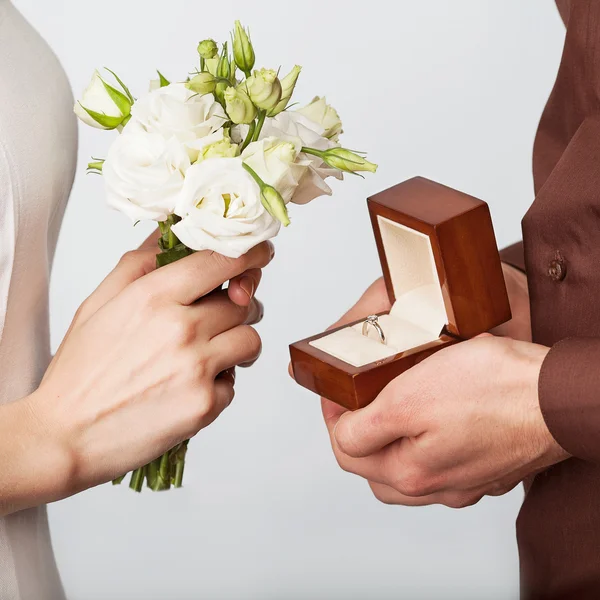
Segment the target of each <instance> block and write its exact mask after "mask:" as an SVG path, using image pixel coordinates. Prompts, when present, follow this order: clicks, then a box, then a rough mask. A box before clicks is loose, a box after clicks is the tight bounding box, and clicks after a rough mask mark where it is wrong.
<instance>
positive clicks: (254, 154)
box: [242, 137, 304, 203]
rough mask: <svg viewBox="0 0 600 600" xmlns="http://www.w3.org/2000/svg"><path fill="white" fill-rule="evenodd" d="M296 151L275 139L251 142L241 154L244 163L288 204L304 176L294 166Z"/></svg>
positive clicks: (302, 172)
mask: <svg viewBox="0 0 600 600" xmlns="http://www.w3.org/2000/svg"><path fill="white" fill-rule="evenodd" d="M297 157H298V150H297V148H296V146H295V145H294V144H293V143H292V142H284V141H282V140H280V139H278V138H276V137H269V138H264V139H261V140H260V141H258V142H252V143H251V144H250V145H249V146H248V147H247V148H246V149H245V150H244V152H243V153H242V159H243V160H244V163H245V164H246V165H248V166H249V167H251V168H252V170H253V171H254V172H255V173H256V174H257V175H258V176H259V177H260V179H261V180H262V181H263V182H264V183H267V184H269V185H272V186H273V187H274V188H275V189H276V190H277V191H278V192H279V193H280V194H281V196H282V198H283V200H284V202H286V203H287V202H289V201H290V200H291V199H292V197H293V195H294V192H295V191H296V188H297V187H298V182H299V180H300V179H301V178H302V175H303V174H304V169H303V168H302V167H301V166H297V165H295V164H294V163H295V161H296V158H297Z"/></svg>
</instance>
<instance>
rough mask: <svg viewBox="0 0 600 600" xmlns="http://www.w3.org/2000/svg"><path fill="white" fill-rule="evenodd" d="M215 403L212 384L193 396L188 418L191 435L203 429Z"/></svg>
mask: <svg viewBox="0 0 600 600" xmlns="http://www.w3.org/2000/svg"><path fill="white" fill-rule="evenodd" d="M215 405H216V395H215V391H214V389H213V386H209V387H206V388H204V389H203V390H202V391H201V393H200V395H199V397H198V395H196V396H195V399H194V402H193V407H192V415H191V417H190V419H189V424H190V427H191V430H192V431H191V435H190V436H189V437H192V435H196V434H197V433H198V432H199V431H200V430H201V429H204V427H206V425H207V424H208V421H209V420H210V415H211V413H212V411H213V410H214V408H215Z"/></svg>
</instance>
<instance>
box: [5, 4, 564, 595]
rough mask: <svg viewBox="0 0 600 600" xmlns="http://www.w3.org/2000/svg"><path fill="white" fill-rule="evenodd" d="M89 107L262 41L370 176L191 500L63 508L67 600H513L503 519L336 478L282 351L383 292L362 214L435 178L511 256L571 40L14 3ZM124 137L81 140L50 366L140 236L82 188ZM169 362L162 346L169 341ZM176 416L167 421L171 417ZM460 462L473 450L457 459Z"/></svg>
mask: <svg viewBox="0 0 600 600" xmlns="http://www.w3.org/2000/svg"><path fill="white" fill-rule="evenodd" d="M15 4H16V5H17V6H18V7H19V8H20V9H21V10H22V11H23V13H24V14H25V15H26V16H27V17H28V18H29V19H30V20H31V22H32V23H33V24H34V26H35V27H36V28H37V29H38V30H39V31H40V32H41V33H42V34H43V35H44V36H45V37H46V38H47V40H48V41H49V42H50V44H51V45H52V46H53V48H54V49H55V51H56V52H57V54H58V55H59V57H60V59H61V60H62V62H63V64H64V66H65V69H66V71H67V73H68V75H69V77H70V79H71V81H72V84H73V87H74V89H75V90H77V91H80V90H81V89H82V88H83V87H84V86H85V84H86V83H87V81H88V79H89V76H90V74H91V71H92V69H93V68H94V67H102V66H108V67H111V68H113V69H115V70H116V71H117V72H118V73H119V74H120V75H121V77H122V78H123V79H124V80H125V81H126V82H128V83H129V84H130V86H131V87H132V89H133V90H134V91H137V92H138V93H143V91H144V90H145V88H146V85H147V80H148V79H149V78H150V77H151V76H153V69H154V68H160V69H161V71H162V72H163V73H164V74H165V75H166V76H167V77H169V78H173V79H178V78H183V77H185V75H186V73H187V71H188V70H190V69H192V68H193V67H194V65H195V61H196V54H195V48H196V44H197V42H198V41H199V40H200V39H202V38H204V37H215V38H217V39H226V37H227V35H228V30H229V28H230V26H231V25H232V24H233V21H234V19H236V18H240V19H242V20H243V21H244V23H246V24H248V25H250V26H251V28H252V33H253V37H254V40H255V42H256V49H257V54H258V62H259V64H260V65H265V66H275V67H278V66H279V65H282V67H283V70H284V71H287V70H288V69H289V68H290V67H291V66H292V65H293V64H294V63H296V62H298V63H300V64H301V65H303V67H304V70H303V73H302V77H301V81H300V84H299V87H298V94H297V96H298V98H299V99H300V100H304V101H308V100H310V99H311V97H312V95H314V94H317V93H318V94H323V93H325V94H327V98H328V100H329V101H330V102H332V103H333V104H334V105H335V106H336V107H337V109H338V110H339V112H340V114H341V115H342V117H343V119H344V125H345V129H346V132H347V133H346V135H345V137H344V142H345V144H346V145H347V146H349V147H351V148H356V149H365V150H368V151H369V154H370V157H371V158H372V159H373V160H375V161H376V162H378V163H379V164H380V165H381V168H380V171H379V173H378V174H377V175H376V176H371V177H368V178H367V179H366V180H364V181H363V180H360V179H358V178H350V179H349V180H348V181H347V182H345V183H344V184H343V185H337V186H336V194H335V196H334V197H333V198H323V199H320V200H318V201H315V202H314V203H312V204H311V205H310V206H308V207H300V208H296V209H294V210H293V212H292V219H293V225H292V226H291V227H290V228H289V229H288V230H286V231H284V232H283V233H282V234H281V235H280V237H279V239H278V240H277V256H276V260H275V262H274V263H273V264H272V265H271V266H270V267H269V269H268V271H267V272H266V273H265V277H264V283H263V285H262V288H261V292H260V296H261V297H262V299H263V300H264V302H265V305H266V311H267V312H266V316H265V319H264V322H263V323H262V325H261V326H260V332H261V333H262V336H263V340H264V353H263V356H262V359H261V360H260V362H259V363H258V364H257V365H256V366H255V367H254V368H253V369H252V370H251V371H248V372H245V373H241V374H240V376H239V383H238V391H237V397H236V400H235V403H234V404H233V405H232V407H231V408H230V409H229V410H228V411H227V412H226V414H225V415H223V417H222V418H221V419H219V421H218V422H217V423H215V424H214V425H213V426H211V427H210V428H209V429H208V430H206V431H204V432H202V433H201V435H200V436H199V437H198V438H197V439H196V440H194V442H193V444H192V445H191V450H190V453H189V454H188V456H189V460H188V470H187V472H186V484H187V486H186V488H185V489H184V490H182V491H179V492H173V493H165V494H154V495H153V494H151V493H144V494H143V495H142V496H136V495H135V494H133V493H132V492H130V490H129V489H128V488H127V487H126V486H124V487H122V488H117V489H113V488H112V487H110V486H103V487H101V488H99V489H95V490H91V491H89V492H87V493H84V494H81V495H79V496H77V497H75V498H72V499H70V500H67V501H64V502H61V503H59V504H56V505H53V506H51V507H50V517H51V526H52V533H53V536H54V543H55V548H56V554H57V558H58V562H59V566H60V568H61V572H62V575H63V579H64V583H65V586H66V589H67V591H68V593H69V597H70V598H71V599H72V600H92V599H98V600H104V599H106V598H116V599H121V598H123V599H129V598H140V599H144V600H153V599H166V598H169V599H172V600H183V599H187V598H210V599H211V600H218V599H225V598H231V599H240V600H246V599H270V598H272V599H277V600H287V599H289V600H292V599H308V598H314V599H315V600H316V599H319V600H320V599H332V600H334V599H338V598H340V599H341V598H343V599H345V600H352V599H357V600H358V599H365V598H369V599H373V600H383V599H386V598H396V599H397V598H406V599H411V600H412V599H417V598H423V599H435V598H445V599H448V598H457V599H461V600H466V599H470V598H473V599H476V598H477V599H480V598H492V599H493V598H516V597H517V588H518V561H517V552H516V544H515V539H514V519H515V516H516V513H517V510H518V506H519V503H520V500H521V491H520V490H517V491H515V492H513V493H512V494H510V495H509V496H508V497H504V498H500V499H489V500H485V501H483V502H481V503H480V504H479V505H478V506H476V507H473V508H470V509H467V510H463V511H453V510H450V509H446V508H443V507H431V508H424V509H407V508H396V507H386V506H383V505H380V504H378V503H377V502H376V501H375V500H374V499H373V498H372V497H371V495H370V492H369V489H368V487H367V485H366V484H365V483H363V482H362V481H360V480H359V479H357V478H354V477H352V476H350V475H348V474H345V473H343V472H342V471H341V470H340V469H339V468H338V467H337V465H336V463H335V461H334V459H333V456H332V453H331V451H330V448H329V446H328V441H327V436H326V433H325V429H324V426H323V423H322V419H321V415H320V406H319V402H318V399H317V398H315V397H313V396H312V395H311V394H310V393H309V392H307V391H305V390H303V389H300V388H299V387H297V386H296V385H294V383H293V382H292V381H291V380H290V379H289V378H288V376H287V373H286V368H287V362H288V351H287V345H288V344H289V343H290V342H292V341H294V340H296V339H299V338H302V337H305V336H307V335H309V334H312V333H315V332H318V331H320V330H322V329H323V328H324V327H325V326H327V325H328V324H329V323H330V322H332V321H334V320H335V319H336V318H337V317H338V316H339V315H340V314H341V313H342V312H343V311H345V309H346V308H347V307H348V306H349V305H350V304H351V303H352V302H353V301H354V300H355V299H356V298H358V296H359V295H360V293H361V292H362V291H363V290H364V288H365V287H366V286H367V285H368V284H369V283H370V282H371V281H372V280H373V279H375V278H376V277H378V276H379V274H380V271H379V264H378V260H377V257H376V252H375V246H374V243H373V239H372V232H371V227H370V224H369V221H368V216H367V211H366V205H365V198H366V197H367V195H369V194H371V193H374V192H377V191H379V190H381V189H384V188H386V187H388V186H390V185H392V184H395V183H398V182H399V181H401V180H404V179H406V178H408V177H411V176H414V175H417V174H419V175H424V176H427V177H430V178H432V179H436V180H438V181H441V182H443V183H445V184H447V185H450V186H453V187H456V188H458V189H461V190H463V191H466V192H468V193H471V194H473V195H475V196H478V197H481V198H483V199H485V200H487V201H488V202H489V203H490V205H491V208H492V213H493V217H494V221H495V225H496V231H497V237H498V240H499V243H500V244H507V243H510V242H512V241H514V240H516V239H517V238H518V237H519V236H520V226H519V221H520V218H521V217H522V215H523V213H524V212H525V210H526V209H527V206H528V205H529V203H530V202H531V200H532V195H533V192H532V180H531V167H530V165H531V147H532V142H533V136H534V132H535V128H536V125H537V121H538V119H539V116H540V113H541V111H542V108H543V105H544V102H545V100H546V97H547V95H548V93H549V91H550V89H551V86H552V83H553V80H554V77H555V74H556V70H557V67H558V63H559V59H560V52H561V47H562V40H563V36H564V29H563V26H562V23H561V22H560V19H559V17H558V13H557V11H556V9H555V7H554V3H553V2H551V0H529V1H528V2H523V0H501V1H491V0H489V1H484V0H454V1H452V2H450V1H444V0H438V1H434V0H421V1H420V2H416V1H414V0H411V1H408V0H393V1H392V0H388V1H384V0H370V1H369V2H359V1H354V0H346V2H338V1H332V0H329V1H328V2H324V1H323V0H304V1H303V2H299V3H293V4H292V3H288V2H273V1H268V0H253V1H251V0H245V1H241V0H227V1H226V2H217V3H215V2H211V3H208V2H201V1H198V0H196V1H182V0H171V1H170V2H166V1H162V2H160V1H158V0H145V1H142V0H128V1H126V2H125V1H123V0H102V1H99V2H89V1H88V2H82V1H81V0H52V1H46V2H41V1H40V0H15ZM111 139H112V136H111V134H104V133H102V132H97V131H92V130H88V129H82V130H81V139H80V154H79V157H80V167H79V174H78V178H77V180H76V182H75V187H74V190H73V195H72V199H71V204H70V206H69V208H68V210H67V214H66V218H65V223H64V227H63V231H62V234H61V238H60V242H59V247H58V253H57V255H56V263H55V269H54V276H53V282H52V296H51V310H52V333H53V343H54V346H56V344H57V343H58V342H59V340H60V339H61V337H62V335H63V333H64V332H65V330H66V328H67V326H68V324H69V322H70V319H71V317H72V315H73V313H74V311H75V309H76V307H77V306H78V304H79V303H80V302H81V301H82V300H83V299H84V297H85V296H86V295H87V294H88V293H89V292H90V291H91V290H92V289H93V288H94V287H95V285H96V284H97V283H98V282H99V281H100V280H101V278H102V277H103V276H104V275H105V274H106V273H107V272H108V271H109V270H110V269H111V267H112V266H113V265H114V263H115V261H116V260H117V258H118V256H119V255H120V254H121V253H122V252H123V251H125V250H126V249H129V248H131V247H133V246H135V245H136V243H138V242H139V241H141V240H142V238H143V237H144V236H145V234H146V233H147V231H148V230H147V229H146V230H144V229H143V228H142V227H138V228H135V229H133V228H132V227H131V225H130V224H129V223H128V222H127V221H126V219H125V218H124V217H122V216H121V215H118V214H116V213H113V212H110V211H109V210H108V209H107V208H106V207H105V205H104V202H103V192H102V186H101V180H100V179H99V178H94V177H85V175H84V165H85V163H86V162H87V161H88V159H89V157H90V156H92V155H94V156H103V155H104V153H105V151H106V148H107V145H108V144H109V142H110V140H111ZM157 343H159V340H157ZM176 402H177V399H174V409H176ZM465 441H466V442H467V440H465Z"/></svg>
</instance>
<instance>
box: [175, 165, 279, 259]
mask: <svg viewBox="0 0 600 600" xmlns="http://www.w3.org/2000/svg"><path fill="white" fill-rule="evenodd" d="M175 213H176V214H177V215H179V216H180V217H182V220H181V221H179V223H177V224H175V225H174V226H173V227H172V230H173V233H175V235H176V236H177V237H178V238H179V239H180V240H181V241H182V242H183V243H184V244H185V245H186V246H188V247H189V248H192V249H193V250H213V251H215V252H218V253H219V254H223V255H224V256H229V257H231V258H238V257H239V256H242V254H245V253H246V252H248V250H250V249H251V248H253V247H254V246H256V245H257V244H259V243H260V242H263V241H265V240H268V239H270V238H272V237H274V236H276V235H277V233H278V232H279V227H280V223H279V221H277V220H275V219H273V217H271V215H270V214H269V213H268V212H267V211H266V209H265V208H264V206H263V205H262V203H261V200H260V189H259V187H258V185H257V184H256V183H255V181H254V180H253V179H252V177H251V176H250V175H249V174H248V173H247V172H246V171H245V169H244V168H243V167H242V159H241V158H240V157H238V158H209V159H207V160H204V161H202V162H201V163H198V164H195V165H192V166H191V167H190V168H189V169H188V171H187V173H186V177H185V183H184V186H183V190H182V192H181V195H180V198H179V202H178V203H177V207H176V209H175Z"/></svg>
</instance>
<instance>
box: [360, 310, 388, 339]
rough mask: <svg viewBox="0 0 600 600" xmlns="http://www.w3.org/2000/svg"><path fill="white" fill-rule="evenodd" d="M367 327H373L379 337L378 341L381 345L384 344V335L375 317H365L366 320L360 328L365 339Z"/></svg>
mask: <svg viewBox="0 0 600 600" xmlns="http://www.w3.org/2000/svg"><path fill="white" fill-rule="evenodd" d="M369 327H373V329H375V331H376V332H377V335H378V336H379V340H380V342H381V343H382V344H385V333H383V329H381V325H380V324H379V317H378V316H377V315H370V316H368V317H367V320H366V321H365V322H364V323H363V326H362V334H363V335H364V336H365V337H369Z"/></svg>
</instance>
